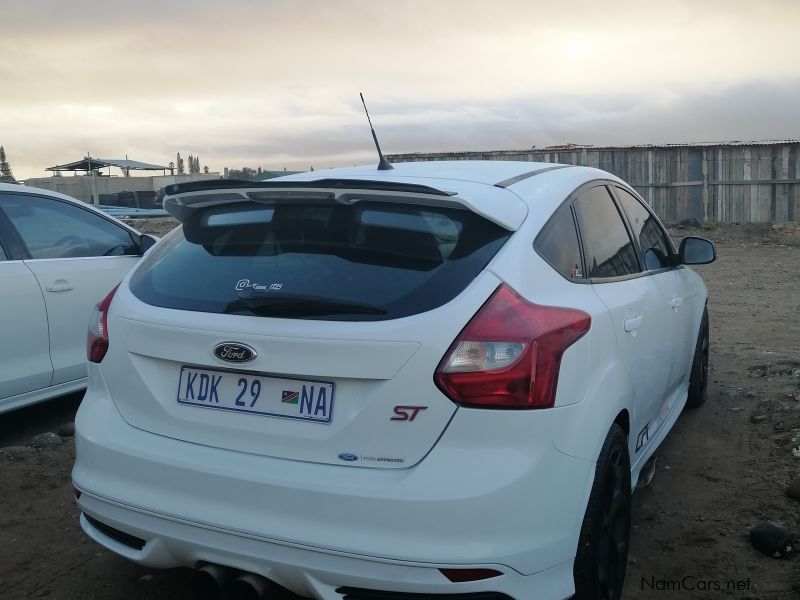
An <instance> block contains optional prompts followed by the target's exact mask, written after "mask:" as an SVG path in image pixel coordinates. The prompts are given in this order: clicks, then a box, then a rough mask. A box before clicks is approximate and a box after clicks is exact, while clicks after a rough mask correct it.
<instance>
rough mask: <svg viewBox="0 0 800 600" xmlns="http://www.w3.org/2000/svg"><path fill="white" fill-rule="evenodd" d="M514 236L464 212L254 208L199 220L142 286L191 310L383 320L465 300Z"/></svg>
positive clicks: (166, 250)
mask: <svg viewBox="0 0 800 600" xmlns="http://www.w3.org/2000/svg"><path fill="white" fill-rule="evenodd" d="M509 235H510V232H508V231H506V230H505V229H503V228H501V227H499V226H498V225H496V224H494V223H491V222H490V221H487V220H486V219H484V218H482V217H480V216H478V215H476V214H474V213H472V212H470V211H468V210H466V209H464V210H461V209H453V208H440V207H429V206H421V205H407V204H391V203H386V202H368V201H362V202H357V203H355V204H349V205H347V204H338V203H334V202H326V203H313V202H309V203H305V202H297V201H295V202H291V203H288V202H287V203H276V204H261V203H255V202H243V203H240V204H227V205H225V206H217V207H212V208H209V209H207V210H205V211H204V212H202V213H200V214H198V215H193V216H192V217H191V219H189V220H187V221H186V222H185V223H184V224H183V226H182V227H181V228H178V229H177V230H175V231H174V232H173V233H172V234H170V235H169V236H168V238H167V239H165V240H164V241H163V243H161V244H160V245H158V246H157V247H156V248H154V249H153V251H152V252H150V253H149V254H148V255H147V257H146V258H145V259H144V260H143V261H142V264H141V265H140V266H139V268H138V269H137V270H136V272H135V273H134V275H133V277H132V278H131V284H130V285H131V290H132V292H133V293H134V295H136V297H137V298H139V299H140V300H142V301H143V302H146V303H148V304H152V305H155V306H161V307H165V308H176V309H181V310H191V311H201V312H211V313H224V314H243V315H257V316H266V317H281V318H298V319H321V320H337V321H340V320H357V321H365V320H383V319H394V318H398V317H404V316H408V315H412V314H416V313H420V312H424V311H426V310H431V309H433V308H436V307H438V306H441V305H442V304H445V303H446V302H448V301H449V300H452V299H453V298H454V297H455V296H457V295H458V294H459V293H460V292H461V291H462V290H463V289H464V288H465V287H466V286H467V285H468V284H469V282H470V281H472V280H473V279H474V278H475V276H476V275H477V274H478V273H480V271H481V270H482V269H483V268H484V267H485V266H486V264H487V263H488V262H489V260H490V259H491V258H492V257H493V256H494V254H495V253H496V252H497V250H498V249H499V248H500V247H501V246H502V245H503V243H504V242H505V241H506V239H508V237H509Z"/></svg>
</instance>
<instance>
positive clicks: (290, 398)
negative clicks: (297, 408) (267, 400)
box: [281, 390, 300, 404]
mask: <svg viewBox="0 0 800 600" xmlns="http://www.w3.org/2000/svg"><path fill="white" fill-rule="evenodd" d="M299 399H300V392H289V391H286V390H283V394H281V402H283V403H284V404H297V401H298V400H299Z"/></svg>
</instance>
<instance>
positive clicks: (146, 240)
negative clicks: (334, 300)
mask: <svg viewBox="0 0 800 600" xmlns="http://www.w3.org/2000/svg"><path fill="white" fill-rule="evenodd" d="M157 243H158V238H157V237H156V236H154V235H150V234H149V233H145V234H142V237H140V238H139V247H140V248H141V253H142V256H144V253H145V252H147V251H148V250H150V248H152V247H153V246H155V245H156V244H157ZM682 247H683V246H681V248H682Z"/></svg>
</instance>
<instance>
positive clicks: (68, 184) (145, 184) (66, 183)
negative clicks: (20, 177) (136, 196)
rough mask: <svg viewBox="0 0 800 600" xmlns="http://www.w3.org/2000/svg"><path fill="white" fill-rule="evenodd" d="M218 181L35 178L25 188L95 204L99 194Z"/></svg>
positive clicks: (183, 177) (216, 175)
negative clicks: (28, 187) (58, 193)
mask: <svg viewBox="0 0 800 600" xmlns="http://www.w3.org/2000/svg"><path fill="white" fill-rule="evenodd" d="M204 179H219V173H194V174H192V175H166V176H163V175H157V176H152V177H90V176H87V175H79V176H71V175H65V176H63V177H34V178H31V179H26V180H25V185H27V186H30V187H38V188H44V189H46V190H52V191H54V192H60V193H62V194H66V195H67V196H72V197H73V198H77V199H78V200H83V201H84V202H89V203H91V202H93V198H94V197H95V196H99V194H113V193H117V192H156V191H158V190H159V189H160V188H163V187H164V186H166V185H169V184H171V183H178V182H184V181H202V180H204Z"/></svg>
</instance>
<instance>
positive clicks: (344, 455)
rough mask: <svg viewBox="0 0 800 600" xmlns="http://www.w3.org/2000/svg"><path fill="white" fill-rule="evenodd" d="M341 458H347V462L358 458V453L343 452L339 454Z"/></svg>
mask: <svg viewBox="0 0 800 600" xmlns="http://www.w3.org/2000/svg"><path fill="white" fill-rule="evenodd" d="M339 460H346V461H347V462H353V461H356V460H358V455H356V454H350V453H349V452H342V453H341V454H340V455H339Z"/></svg>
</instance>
